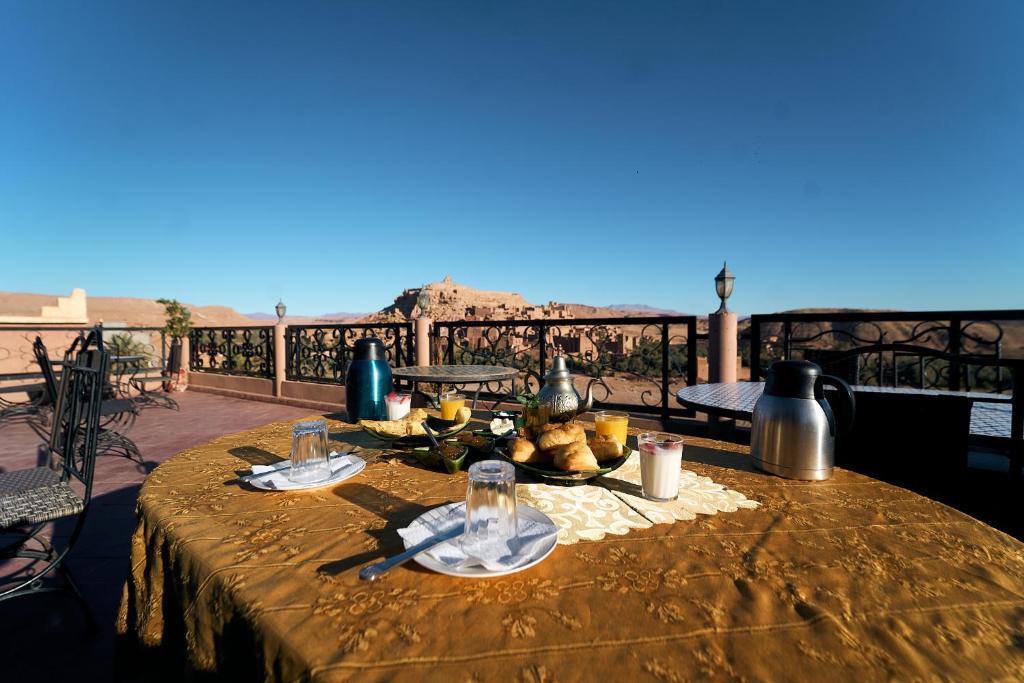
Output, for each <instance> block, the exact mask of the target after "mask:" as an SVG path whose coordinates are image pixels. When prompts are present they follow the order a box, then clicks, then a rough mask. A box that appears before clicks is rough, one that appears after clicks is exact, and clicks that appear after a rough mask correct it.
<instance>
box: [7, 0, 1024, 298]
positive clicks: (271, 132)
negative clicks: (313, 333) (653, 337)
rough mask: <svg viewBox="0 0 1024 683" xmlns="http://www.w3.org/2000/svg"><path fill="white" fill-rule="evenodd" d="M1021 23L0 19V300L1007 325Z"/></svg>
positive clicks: (836, 8)
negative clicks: (425, 305) (477, 303)
mask: <svg viewBox="0 0 1024 683" xmlns="http://www.w3.org/2000/svg"><path fill="white" fill-rule="evenodd" d="M1022 39H1024V3H1021V2H1016V1H1013V0H1009V1H1006V2H998V1H995V0H986V1H985V2H975V3H970V2H931V1H929V2H925V1H923V0H921V1H920V2H899V1H895V2H894V1H891V0H889V1H886V2H855V3H847V2H807V3H799V2H793V3H784V4H783V3H762V2H748V3H744V2H699V3H696V2H695V3H667V2H657V3H655V2H636V3H608V4H602V3H597V2H579V3H576V2H539V3H494V2H464V3H449V2H437V3H434V2H407V3H392V2H368V1H367V2H322V3H312V2H293V3H283V2H282V3H265V2H243V3H229V2H216V3H189V2H159V3H158V2H118V3H113V2H108V3H81V2H66V3H61V2H9V1H8V0H0V290H14V291H33V292H45V293H61V292H66V291H68V290H70V289H71V288H72V287H76V286H79V287H85V288H86V289H87V290H88V291H89V293H90V294H91V295H110V296H140V297H161V296H164V297H175V298H178V299H180V300H183V301H188V302H191V303H196V304H225V305H229V306H233V307H235V308H237V309H239V310H242V311H246V312H249V311H257V310H262V311H270V309H271V308H272V307H273V305H274V303H276V301H277V299H278V297H279V296H280V297H283V298H284V300H285V302H286V303H288V304H289V310H290V311H291V312H294V313H296V314H303V313H305V314H316V313H323V312H332V311H368V310H375V309H377V308H380V307H382V306H384V305H387V304H388V303H390V301H391V299H392V298H393V297H394V296H395V295H396V294H397V293H399V292H400V291H401V289H402V288H403V287H411V286H418V285H419V284H421V283H423V282H427V281H431V280H437V279H440V278H441V277H443V276H444V275H445V274H450V275H452V276H453V278H454V279H455V280H456V281H458V282H464V283H466V284H470V285H473V286H476V287H481V288H486V289H505V290H513V291H518V292H520V293H522V294H523V295H524V296H525V297H526V298H527V299H530V300H532V301H537V302H543V301H547V300H548V299H556V300H559V301H571V302H581V303H589V304H599V305H600V304H612V303H637V302H642V303H647V304H650V305H653V306H661V307H666V308H674V309H677V310H681V311H686V312H707V311H710V310H714V308H715V306H716V300H715V296H714V286H713V282H712V278H713V277H714V275H715V273H717V272H718V269H719V268H720V267H721V264H722V260H723V259H728V261H729V265H730V268H731V269H732V270H733V271H734V272H735V274H736V275H737V281H736V290H735V294H734V296H733V299H732V301H731V302H730V303H731V304H732V308H734V309H735V310H738V311H740V312H743V313H751V312H770V311H776V310H784V309H790V308H797V307H811V306H841V307H872V308H900V309H941V308H1011V307H1015V308H1020V307H1024V267H1022V263H1024V225H1022V223H1024V193H1022V184H1024V183H1022V180H1024V125H1022V121H1024V52H1022V48H1021V44H1022V42H1024V40H1022Z"/></svg>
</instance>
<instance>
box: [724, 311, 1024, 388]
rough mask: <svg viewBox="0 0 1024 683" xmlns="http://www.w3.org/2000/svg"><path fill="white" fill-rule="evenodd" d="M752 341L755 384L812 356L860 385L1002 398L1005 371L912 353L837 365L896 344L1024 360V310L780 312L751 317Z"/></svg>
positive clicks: (885, 353)
mask: <svg viewBox="0 0 1024 683" xmlns="http://www.w3.org/2000/svg"><path fill="white" fill-rule="evenodd" d="M1007 329H1010V330H1011V331H1012V333H1013V334H1011V335H1010V336H1008V335H1007ZM744 337H745V338H741V350H742V352H743V353H744V355H747V354H749V359H750V368H751V371H750V376H751V379H752V380H757V379H760V378H763V377H764V376H765V374H766V372H767V369H768V367H769V366H770V365H771V363H772V361H774V360H779V359H784V358H805V359H807V360H813V361H815V362H818V363H820V364H823V365H827V366H830V365H836V363H838V365H839V366H838V367H829V370H830V371H831V372H832V373H833V374H839V375H841V376H844V378H845V379H848V380H851V381H853V382H855V383H857V384H865V385H877V386H914V387H919V388H922V389H946V390H950V391H961V390H981V391H993V392H1000V393H1001V392H1004V391H1007V390H1008V389H1010V384H1011V382H1010V376H1009V374H1008V373H1006V372H1004V368H1003V367H1002V366H999V365H996V366H985V365H981V364H975V363H972V364H970V365H967V364H963V363H958V362H956V361H955V360H953V361H950V360H946V359H943V358H935V357H931V356H928V355H926V354H921V353H914V352H912V351H910V350H908V349H906V348H902V349H900V350H891V351H890V350H879V351H873V352H871V353H865V354H863V355H860V354H852V355H851V354H849V353H845V354H844V355H843V356H842V358H841V359H839V360H837V361H835V362H831V361H832V359H833V358H834V357H835V356H836V355H837V354H840V353H843V352H846V351H849V350H851V349H856V348H858V347H869V346H871V347H878V346H881V345H892V344H899V345H909V346H918V347H923V348H926V349H931V350H935V351H941V352H944V353H948V354H953V355H959V354H969V355H971V356H975V357H992V358H993V359H998V358H1003V357H1004V356H1005V355H1006V354H1007V353H1009V355H1011V356H1016V357H1024V311H1022V310H1003V311H998V310H997V311H924V312H878V313H867V312H849V313H773V314H768V315H754V316H751V318H750V327H749V334H748V335H744ZM1008 346H1009V348H1008Z"/></svg>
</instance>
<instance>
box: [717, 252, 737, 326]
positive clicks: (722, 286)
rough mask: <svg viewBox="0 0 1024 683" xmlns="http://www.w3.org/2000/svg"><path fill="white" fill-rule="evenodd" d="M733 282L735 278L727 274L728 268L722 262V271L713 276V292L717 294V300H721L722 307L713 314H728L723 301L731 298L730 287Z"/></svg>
mask: <svg viewBox="0 0 1024 683" xmlns="http://www.w3.org/2000/svg"><path fill="white" fill-rule="evenodd" d="M735 281H736V276H735V275H733V274H732V273H730V272H729V266H728V265H726V263H725V261H723V262H722V270H720V271H719V272H718V275H716V276H715V292H716V293H717V294H718V298H719V299H721V300H722V305H721V306H719V307H718V310H717V311H715V313H728V312H729V309H728V308H727V307H726V305H725V300H726V299H728V298H729V297H730V296H732V285H733V282H735Z"/></svg>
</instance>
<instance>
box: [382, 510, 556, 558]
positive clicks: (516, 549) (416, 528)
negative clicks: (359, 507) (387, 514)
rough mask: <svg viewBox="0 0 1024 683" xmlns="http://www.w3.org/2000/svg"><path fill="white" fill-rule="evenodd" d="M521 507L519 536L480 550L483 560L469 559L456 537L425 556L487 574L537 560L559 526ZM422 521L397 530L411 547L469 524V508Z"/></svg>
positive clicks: (554, 535) (441, 513)
mask: <svg viewBox="0 0 1024 683" xmlns="http://www.w3.org/2000/svg"><path fill="white" fill-rule="evenodd" d="M524 508H525V509H529V508H526V506H525V505H520V506H519V515H518V519H519V523H518V527H517V531H518V535H517V537H516V538H515V539H513V540H512V541H511V542H508V543H501V544H492V545H489V546H487V547H486V548H482V549H480V550H481V551H482V552H481V554H482V555H484V556H483V557H478V556H475V555H474V556H473V557H470V556H469V555H467V554H466V551H465V550H463V547H462V542H461V541H462V537H457V538H453V539H452V540H450V541H445V542H444V543H441V544H440V545H436V546H434V547H433V548H431V549H430V550H427V551H425V554H426V555H429V556H430V557H432V558H434V559H435V560H437V561H438V562H440V563H442V564H444V565H445V566H448V567H451V568H452V569H461V568H464V567H476V566H481V567H483V568H484V569H487V570H488V571H507V570H510V569H515V568H516V567H519V566H522V565H524V564H527V563H529V562H532V561H533V560H534V559H536V557H537V554H538V553H540V552H542V551H543V550H544V549H545V548H546V547H548V546H549V545H550V544H551V543H552V542H553V541H554V539H555V537H556V536H557V535H558V527H556V526H555V525H554V524H552V523H551V522H547V521H537V520H534V519H530V518H527V517H526V516H525V515H524V514H523V510H524ZM431 512H437V513H438V514H430V513H428V514H426V515H424V516H423V517H421V518H419V519H418V520H417V521H416V522H414V523H413V524H412V525H411V526H408V527H406V528H404V529H399V530H398V535H399V536H401V537H402V538H403V539H404V540H405V541H407V542H408V543H409V545H410V546H412V545H416V544H417V543H422V542H423V541H425V540H427V539H428V538H431V537H432V536H436V535H438V534H441V533H444V532H445V531H448V530H450V529H452V528H454V527H459V528H461V527H463V526H465V523H466V506H465V505H464V504H459V505H458V506H456V507H454V508H449V509H447V510H446V509H445V508H440V509H439V510H437V509H435V510H432V511H431Z"/></svg>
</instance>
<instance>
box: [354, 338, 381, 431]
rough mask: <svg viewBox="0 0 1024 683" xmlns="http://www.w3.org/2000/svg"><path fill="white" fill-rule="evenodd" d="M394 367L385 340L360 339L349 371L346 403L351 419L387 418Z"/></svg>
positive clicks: (355, 420)
mask: <svg viewBox="0 0 1024 683" xmlns="http://www.w3.org/2000/svg"><path fill="white" fill-rule="evenodd" d="M391 384H392V382H391V366H390V365H388V362H387V360H386V358H385V352H384V343H383V342H382V341H381V340H380V339H377V338H376V337H363V338H362V339H357V340H356V344H355V349H354V350H353V353H352V362H351V363H349V366H348V372H346V373H345V406H346V409H347V411H348V419H349V421H350V422H357V421H359V420H386V419H388V407H387V403H386V401H385V398H386V397H387V395H388V394H390V393H391Z"/></svg>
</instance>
